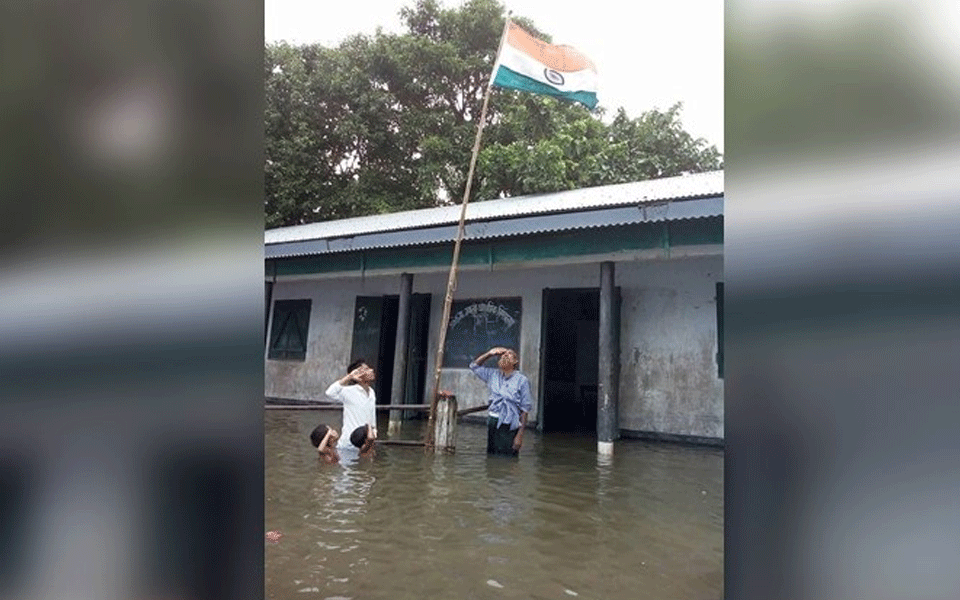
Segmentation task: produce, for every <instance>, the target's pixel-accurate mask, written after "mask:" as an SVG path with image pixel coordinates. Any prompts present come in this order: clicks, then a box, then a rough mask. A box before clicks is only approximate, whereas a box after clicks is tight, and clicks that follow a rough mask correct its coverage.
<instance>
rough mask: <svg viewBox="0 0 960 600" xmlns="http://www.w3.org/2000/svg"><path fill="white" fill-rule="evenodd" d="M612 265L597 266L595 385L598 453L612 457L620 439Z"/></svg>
mask: <svg viewBox="0 0 960 600" xmlns="http://www.w3.org/2000/svg"><path fill="white" fill-rule="evenodd" d="M613 278H614V265H613V263H612V262H610V261H607V262H603V263H601V264H600V365H599V367H600V371H599V381H598V382H597V384H598V385H597V452H598V453H599V454H602V455H611V454H613V441H614V440H616V439H617V438H618V437H619V434H620V424H619V422H618V420H617V393H618V391H619V390H618V388H619V382H618V381H617V376H616V354H615V353H616V352H617V348H615V347H614V346H615V343H616V339H617V336H616V332H615V330H614V328H615V327H617V326H618V324H617V323H615V322H614V310H615V307H614V301H615V299H614V294H615V293H616V290H614V287H613Z"/></svg>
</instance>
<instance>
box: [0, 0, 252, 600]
mask: <svg viewBox="0 0 960 600" xmlns="http://www.w3.org/2000/svg"><path fill="white" fill-rule="evenodd" d="M262 65H263V5H262V3H261V2H260V1H252V2H251V1H249V0H240V1H239V2H237V1H230V2H227V1H223V0H200V1H193V0H191V1H189V2H188V1H185V0H135V1H134V2H118V1H116V0H107V1H98V0H94V1H93V2H63V1H59V2H58V1H53V0H26V1H24V2H7V3H4V5H3V7H2V8H0V394H2V403H0V599H7V598H11V599H16V598H41V597H71V598H78V599H86V598H89V599H91V600H93V599H98V600H107V599H114V598H117V599H119V598H124V599H125V598H137V599H146V598H183V599H190V598H196V599H204V600H211V599H216V598H221V599H224V600H226V599H228V598H230V599H242V598H250V599H254V598H262V597H263V587H262V586H263V545H262V544H263V457H262V453H263V424H262V423H263V422H262V415H263V413H262V406H263V395H262V390H263V345H262V344H263V337H262V336H263V332H262V327H263V321H262V320H263V302H264V296H263V287H262V286H263V283H262V282H263V278H262V274H263V270H262V269H263V267H262V264H263V263H262V248H263V192H262V190H263V181H262V172H263V162H262V143H263V140H262V129H263V127H262V123H263V101H262V96H263V73H262V71H263V66H262Z"/></svg>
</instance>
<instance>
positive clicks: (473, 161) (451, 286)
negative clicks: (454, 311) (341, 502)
mask: <svg viewBox="0 0 960 600" xmlns="http://www.w3.org/2000/svg"><path fill="white" fill-rule="evenodd" d="M510 14H511V13H509V12H508V13H507V18H506V19H505V20H504V23H503V33H501V35H500V45H499V46H498V47H497V55H496V58H495V59H494V62H493V70H492V71H491V72H490V80H489V81H488V82H487V89H486V90H485V91H484V94H483V107H482V108H481V109H480V121H479V122H478V123H477V137H476V139H475V140H474V142H473V154H472V155H471V156H470V169H469V171H468V172H467V183H466V186H465V187H464V190H463V202H462V207H461V209H460V225H459V227H458V228H457V240H456V242H455V243H454V245H453V263H452V264H451V265H450V276H449V277H448V278H447V296H446V299H445V300H444V303H443V319H442V321H441V322H440V339H439V343H438V345H437V363H436V370H435V372H434V377H433V395H432V398H431V402H430V421H429V425H428V426H427V433H426V445H427V446H430V447H432V446H433V442H434V439H433V435H434V433H433V429H434V424H435V422H436V415H437V401H438V400H439V397H440V396H439V394H440V374H441V372H442V370H443V348H444V346H445V345H446V343H447V324H448V323H449V321H450V306H451V305H452V304H453V292H454V290H455V289H456V288H457V263H458V262H459V261H460V245H461V243H462V242H463V229H464V222H465V221H466V217H467V203H468V202H470V188H471V186H472V185H473V171H474V169H475V168H476V165H477V154H479V152H480V138H481V136H482V135H483V126H484V123H485V121H486V120H487V103H488V102H489V100H490V90H491V89H492V88H493V78H494V75H495V74H496V72H497V64H498V61H499V60H500V54H501V52H502V51H503V41H504V40H505V39H506V37H507V31H508V30H509V28H510Z"/></svg>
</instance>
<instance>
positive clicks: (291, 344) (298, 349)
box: [267, 300, 311, 360]
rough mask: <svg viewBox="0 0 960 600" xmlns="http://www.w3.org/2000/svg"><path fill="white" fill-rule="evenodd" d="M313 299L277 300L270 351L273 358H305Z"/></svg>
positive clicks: (274, 307)
mask: <svg viewBox="0 0 960 600" xmlns="http://www.w3.org/2000/svg"><path fill="white" fill-rule="evenodd" d="M310 307H311V300H277V301H276V303H274V305H273V327H272V328H271V330H270V351H269V353H268V354H267V357H268V358H270V359H273V360H305V359H306V357H307V340H308V339H309V338H308V334H309V329H310Z"/></svg>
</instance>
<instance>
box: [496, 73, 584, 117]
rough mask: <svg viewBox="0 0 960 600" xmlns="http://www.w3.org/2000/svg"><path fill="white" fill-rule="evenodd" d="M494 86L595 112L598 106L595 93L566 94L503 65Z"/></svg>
mask: <svg viewBox="0 0 960 600" xmlns="http://www.w3.org/2000/svg"><path fill="white" fill-rule="evenodd" d="M493 85H496V86H499V87H503V88H510V89H514V90H521V91H524V92H531V93H534V94H543V95H545V96H553V97H555V98H563V99H566V100H572V101H574V102H579V103H580V104H583V105H584V106H586V107H587V108H589V109H590V110H593V109H594V107H596V105H597V95H596V94H595V93H594V92H584V91H579V92H564V91H561V90H558V89H557V88H555V87H552V86H549V85H547V84H545V83H542V82H540V81H537V80H536V79H531V78H530V77H527V76H526V75H521V74H519V73H517V72H516V71H513V70H512V69H509V68H508V67H505V66H503V65H500V67H499V68H498V69H497V75H496V77H495V78H494V80H493Z"/></svg>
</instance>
